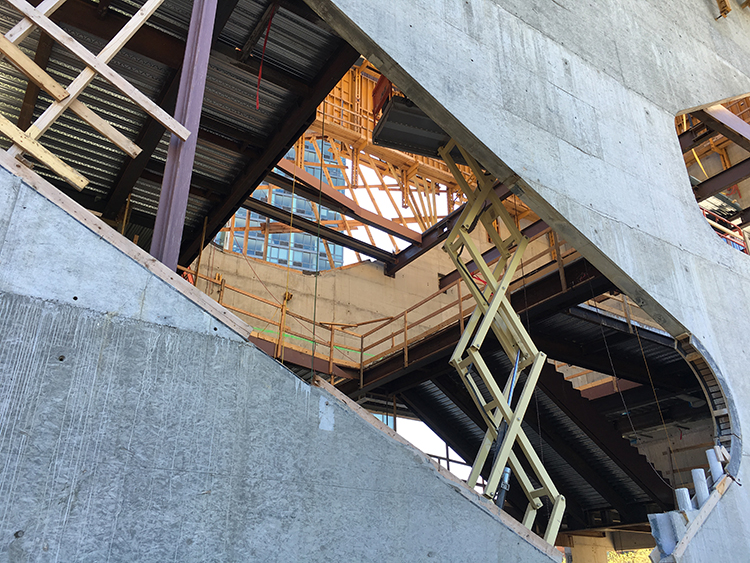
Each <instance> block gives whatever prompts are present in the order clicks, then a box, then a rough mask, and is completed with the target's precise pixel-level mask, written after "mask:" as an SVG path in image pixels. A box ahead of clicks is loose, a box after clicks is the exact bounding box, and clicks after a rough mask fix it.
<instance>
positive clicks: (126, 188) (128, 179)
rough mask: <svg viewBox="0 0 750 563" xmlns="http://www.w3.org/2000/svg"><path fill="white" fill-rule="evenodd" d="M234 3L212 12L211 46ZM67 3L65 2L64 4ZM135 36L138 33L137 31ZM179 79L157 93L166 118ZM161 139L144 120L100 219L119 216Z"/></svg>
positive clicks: (223, 0)
mask: <svg viewBox="0 0 750 563" xmlns="http://www.w3.org/2000/svg"><path fill="white" fill-rule="evenodd" d="M72 1H77V0H68V2H72ZM237 1H238V0H219V4H218V7H217V10H216V17H215V23H214V29H213V35H212V41H213V42H216V39H217V38H218V37H219V34H220V33H221V31H222V30H223V29H224V26H225V25H226V23H227V21H228V20H229V17H230V16H231V15H232V12H233V11H234V8H235V6H236V5H237ZM68 2H66V4H67V3H68ZM81 9H82V8H81ZM118 18H119V16H116V15H115V14H110V15H109V17H108V18H107V21H109V20H110V19H115V20H116V19H118ZM84 21H87V20H86V19H85V18H84ZM73 25H75V24H73ZM76 27H77V26H76ZM141 29H142V30H143V29H151V28H145V27H144V28H141ZM138 33H140V31H139V32H138ZM138 33H136V36H138ZM153 39H154V38H153V37H151V36H150V35H149V36H148V37H147V40H153ZM132 41H133V39H131V42H132ZM171 45H172V46H171V49H173V50H180V49H181V54H180V56H181V57H183V56H184V54H185V45H184V43H181V44H180V45H177V44H174V43H172V44H171ZM127 47H128V48H130V43H128V45H127ZM147 56H151V55H147ZM170 58H171V57H170ZM181 67H182V62H180V66H179V67H178V69H179V68H181ZM180 75H181V71H180V70H177V72H174V73H172V74H171V75H170V76H169V78H167V82H166V84H165V86H164V87H163V88H162V90H161V92H160V93H159V96H158V97H157V101H158V103H159V105H160V106H161V108H162V109H164V110H165V111H166V112H167V113H170V114H171V113H173V112H174V110H175V104H176V103H177V92H178V90H179V84H180ZM198 135H199V137H200V132H198ZM163 136H164V126H163V125H162V124H161V123H159V122H157V121H156V120H155V119H154V118H153V117H151V116H148V117H147V118H146V122H145V123H144V125H143V127H142V128H141V131H140V133H139V134H138V137H137V139H136V144H137V145H138V146H139V147H141V152H140V154H139V155H138V156H137V157H136V158H127V159H126V160H125V163H124V164H123V166H122V168H121V169H120V172H119V174H118V175H117V181H116V182H115V185H114V187H113V188H112V191H111V192H110V193H109V196H108V197H107V204H106V206H105V207H104V210H103V213H102V216H103V217H104V218H105V219H114V218H115V217H116V216H117V214H118V213H119V212H120V209H121V208H122V206H123V205H124V204H125V200H126V199H127V198H128V195H129V194H130V193H131V192H132V191H133V187H134V186H135V184H136V182H137V181H138V178H140V177H141V174H143V171H144V170H145V169H146V166H147V165H148V163H149V160H150V159H151V157H152V156H153V154H154V151H156V148H157V147H158V146H159V143H160V142H161V139H162V137H163Z"/></svg>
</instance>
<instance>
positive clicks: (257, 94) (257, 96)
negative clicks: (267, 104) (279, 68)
mask: <svg viewBox="0 0 750 563" xmlns="http://www.w3.org/2000/svg"><path fill="white" fill-rule="evenodd" d="M275 13H276V4H275V3H274V5H273V7H272V8H271V17H270V18H268V27H267V28H266V38H265V39H264V40H263V51H262V52H261V54H260V67H259V68H258V87H257V89H256V91H255V109H256V110H259V109H260V77H261V75H262V74H263V61H264V60H265V59H266V45H267V44H268V36H269V35H270V34H271V23H272V22H273V16H274V14H275Z"/></svg>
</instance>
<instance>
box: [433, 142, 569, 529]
mask: <svg viewBox="0 0 750 563" xmlns="http://www.w3.org/2000/svg"><path fill="white" fill-rule="evenodd" d="M454 148H458V150H459V151H460V153H461V155H462V157H463V159H464V161H465V162H466V163H467V165H468V167H469V168H470V169H471V171H472V173H473V177H474V178H475V179H476V182H477V185H476V187H475V188H474V187H472V186H470V185H469V183H468V182H467V181H466V177H465V175H464V174H462V173H461V171H460V170H459V168H458V166H457V165H456V163H455V161H454V160H453V158H452V157H451V154H450V153H451V151H453V149H454ZM439 152H440V155H441V157H442V158H443V160H444V161H445V163H446V165H447V167H448V170H450V171H451V173H452V174H453V175H454V177H455V179H456V184H457V185H458V186H459V187H460V188H461V190H462V191H463V192H464V196H465V198H466V201H467V204H466V207H465V208H464V211H463V212H462V214H461V216H460V217H459V220H458V221H457V222H456V225H455V226H454V227H453V229H452V230H451V232H450V234H449V235H448V238H447V240H446V241H445V244H444V245H443V249H444V250H445V251H446V252H447V253H448V255H449V256H450V258H451V260H452V261H453V263H454V264H455V266H456V269H457V270H458V272H459V273H460V275H461V278H462V279H463V281H464V282H465V283H466V286H467V287H468V289H469V292H470V293H471V295H472V297H473V298H474V300H475V301H476V307H475V308H474V312H473V313H472V315H471V317H470V318H469V321H468V322H467V323H466V327H465V329H464V332H463V333H462V334H461V338H460V339H459V341H458V344H457V345H456V348H455V350H454V351H453V354H452V356H451V359H450V363H451V365H452V366H453V367H454V368H455V369H456V371H458V374H459V376H460V378H461V381H463V383H464V385H465V386H466V388H467V390H468V391H469V394H470V395H471V398H472V399H473V401H474V404H475V405H476V406H477V408H478V409H479V411H480V413H481V415H482V418H483V419H484V421H485V422H486V423H487V432H486V434H485V437H484V439H483V440H482V444H481V446H480V447H479V451H478V452H477V456H476V459H475V460H474V464H473V466H472V469H471V473H470V475H469V478H468V480H467V484H468V485H469V486H470V487H472V488H473V487H475V486H476V484H477V481H478V480H479V476H480V474H481V472H482V469H483V468H484V466H485V463H486V462H487V460H488V458H489V457H490V454H491V453H492V452H493V446H495V445H496V442H497V440H498V438H499V437H501V439H502V441H501V442H500V443H499V444H497V448H496V452H495V455H494V459H493V460H492V467H491V469H490V474H489V477H488V479H487V484H486V486H485V490H484V494H485V496H487V497H489V498H494V496H495V492H496V491H497V488H498V486H499V484H500V478H501V476H502V473H503V469H504V468H505V467H506V466H510V468H511V471H513V474H514V475H515V476H516V478H517V479H518V482H519V484H520V486H521V488H522V489H523V492H524V494H525V496H526V498H527V500H528V501H529V504H528V507H527V509H526V512H525V514H524V518H523V524H524V526H526V527H528V528H531V526H532V525H533V524H534V521H535V519H536V514H537V511H538V510H539V509H540V508H541V507H542V506H543V503H542V500H541V498H543V497H547V498H548V499H549V501H550V502H551V503H552V511H551V513H550V518H549V522H548V524H547V528H546V530H545V533H544V539H545V540H546V541H548V542H549V543H554V541H555V538H556V537H557V532H558V530H559V528H560V523H561V521H562V516H563V513H564V512H565V497H563V496H562V495H561V494H560V493H559V491H558V490H557V487H555V484H554V483H553V482H552V479H551V478H550V476H549V474H548V473H547V470H546V469H545V468H544V465H543V464H542V461H541V459H540V458H539V456H538V455H537V453H536V451H535V450H534V448H533V446H532V445H531V442H530V441H529V439H528V437H527V436H526V433H525V432H524V431H523V428H522V426H521V423H522V422H523V417H524V415H525V414H526V410H527V408H528V406H529V403H530V401H531V398H532V396H533V394H534V390H535V388H536V382H537V380H538V378H539V374H540V373H541V371H542V367H543V366H544V364H545V362H546V361H547V356H546V355H545V354H544V353H543V352H540V351H539V350H538V349H537V347H536V345H535V344H534V341H533V340H532V339H531V337H530V336H529V334H528V332H527V331H526V328H525V327H524V326H523V324H522V323H521V319H520V318H519V316H518V314H517V313H516V312H515V310H514V309H513V307H512V305H511V303H510V299H509V297H508V295H507V292H508V288H509V287H510V283H511V281H512V280H513V276H514V275H515V273H516V271H517V269H518V268H519V266H520V264H521V259H522V257H523V253H524V251H525V250H526V247H527V245H528V242H529V241H528V239H527V238H526V237H524V236H523V234H522V233H521V231H520V230H519V228H518V226H517V225H516V223H515V220H514V219H513V217H512V216H511V215H510V213H508V211H507V209H506V208H505V206H504V205H503V204H502V202H501V201H500V199H499V198H498V197H497V195H496V194H495V191H494V189H495V185H496V184H497V179H496V178H494V177H493V176H491V175H490V174H488V173H487V172H486V171H484V170H483V169H482V167H481V166H480V165H479V164H478V163H477V162H476V160H475V159H474V158H473V157H472V156H471V155H470V154H469V153H468V152H466V150H464V148H463V147H461V146H460V145H458V144H457V143H456V142H455V141H454V140H451V141H450V142H449V143H448V144H447V145H445V146H444V147H442V148H441V149H440V151H439ZM519 181H520V179H519V178H518V177H517V176H512V177H511V178H509V179H508V180H506V185H509V184H510V185H512V184H515V183H517V182H519ZM478 222H481V223H482V225H484V227H485V229H486V230H487V232H488V234H489V237H490V240H491V242H492V243H494V244H495V246H496V247H497V248H498V250H499V251H500V255H501V258H500V260H499V261H498V263H497V265H495V266H494V267H490V266H489V264H487V262H486V261H485V260H484V259H483V257H482V252H481V251H480V249H479V247H478V245H477V244H476V242H475V241H474V239H473V238H472V236H471V231H472V228H473V226H474V225H476V224H477V223H478ZM498 223H502V225H503V226H504V227H505V228H506V229H507V230H508V232H509V233H510V234H509V236H508V237H507V238H505V239H503V238H502V237H501V236H500V233H499V231H498V230H497V229H496V228H495V225H496V224H498ZM464 251H466V252H467V253H468V255H469V257H470V258H471V259H472V260H473V261H474V264H475V265H476V267H477V271H478V273H479V275H480V276H481V278H482V280H483V281H484V282H485V283H486V285H485V286H484V287H483V288H480V287H479V285H478V283H477V279H476V278H475V277H474V276H473V275H472V274H471V273H470V272H469V270H468V268H467V267H466V265H465V263H464V261H463V258H462V257H461V254H462V253H463V252H464ZM490 330H492V332H493V333H494V334H495V336H496V337H497V340H498V342H499V343H500V345H501V346H502V348H503V350H504V351H505V353H506V354H507V355H508V358H509V359H511V361H512V360H513V359H514V358H516V356H518V360H519V361H518V370H519V374H518V380H519V381H520V379H521V377H520V372H521V371H523V370H528V372H527V375H526V378H525V381H524V382H523V384H522V385H520V383H519V385H520V386H521V390H520V394H519V398H518V401H517V402H516V407H515V410H513V409H512V408H511V403H512V397H511V387H512V386H511V383H510V378H508V381H507V382H506V383H505V385H504V388H503V389H501V388H500V385H499V383H498V381H497V380H496V379H495V376H494V375H493V374H492V372H491V371H490V368H489V367H488V366H487V363H486V362H485V361H484V358H483V357H482V352H481V348H482V344H483V342H484V340H485V338H486V337H487V335H488V334H489V331H490ZM480 380H481V383H482V384H483V385H481V386H480V385H479V381H480ZM482 389H484V391H482ZM503 425H505V432H504V434H503V433H502V432H500V428H501V426H503ZM501 435H502V436H501ZM514 448H515V451H514ZM519 454H521V455H523V457H524V458H526V461H527V462H528V466H530V467H531V470H532V471H533V473H534V477H535V480H536V482H537V483H539V486H535V485H534V484H533V483H532V480H531V477H530V476H529V475H528V474H527V472H526V470H525V469H524V466H523V464H522V463H521V461H520V460H519V458H518V455H519Z"/></svg>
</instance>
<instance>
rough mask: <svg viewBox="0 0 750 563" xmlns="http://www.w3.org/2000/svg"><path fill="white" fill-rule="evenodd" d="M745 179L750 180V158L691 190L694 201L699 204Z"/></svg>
mask: <svg viewBox="0 0 750 563" xmlns="http://www.w3.org/2000/svg"><path fill="white" fill-rule="evenodd" d="M747 178H750V158H747V159H745V160H743V161H742V162H740V163H738V164H735V165H734V166H732V167H730V168H727V169H726V170H724V171H722V172H719V173H718V174H716V175H715V176H711V177H710V178H709V179H708V180H703V181H702V182H701V183H700V184H698V185H697V186H695V188H693V193H694V194H695V199H696V200H698V202H701V201H703V200H705V199H708V198H709V197H711V196H714V195H716V194H718V193H721V192H723V191H724V190H726V189H727V188H731V187H732V186H734V185H735V184H736V183H738V182H742V181H743V180H746V179H747Z"/></svg>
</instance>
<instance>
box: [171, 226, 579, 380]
mask: <svg viewBox="0 0 750 563" xmlns="http://www.w3.org/2000/svg"><path fill="white" fill-rule="evenodd" d="M537 240H539V241H546V244H545V245H544V247H543V248H541V249H540V250H539V251H538V252H537V253H536V254H535V255H533V256H530V257H529V258H527V259H526V260H524V261H523V262H522V266H521V268H519V275H518V276H517V278H516V280H515V281H514V282H513V283H512V284H511V287H510V289H509V291H510V292H514V291H516V290H517V289H519V288H521V287H522V286H523V284H527V283H531V282H533V281H535V280H537V279H539V278H541V277H544V276H547V275H549V274H551V273H554V272H555V271H558V272H559V275H560V277H561V286H562V287H563V288H567V283H566V281H565V274H564V270H563V268H564V266H565V264H567V263H569V262H572V261H573V260H575V259H577V258H578V257H579V254H578V253H577V252H576V251H575V250H574V249H573V248H571V247H569V246H568V245H567V244H566V243H565V241H563V240H559V239H558V238H557V236H556V235H555V233H554V232H552V231H551V230H550V229H549V228H548V229H546V230H544V231H542V232H540V233H539V234H538V235H536V236H535V237H534V238H533V239H532V241H537ZM179 269H180V270H181V271H182V272H183V275H184V276H185V277H187V278H193V279H195V280H196V281H203V282H205V291H206V293H209V294H214V295H215V296H216V300H217V301H218V302H219V303H220V304H221V305H223V306H224V307H226V308H227V309H229V310H230V311H232V312H234V313H237V314H239V315H240V316H242V317H245V318H246V320H248V322H249V324H251V326H253V332H252V336H253V337H255V338H258V339H261V340H266V341H268V342H271V343H273V344H274V350H275V352H274V355H275V357H277V358H279V359H282V360H283V358H284V351H285V350H290V349H293V350H297V351H300V352H303V353H305V354H308V355H311V354H313V353H314V355H315V357H316V358H322V359H324V360H326V361H327V362H328V373H329V374H333V372H334V365H336V366H340V367H343V368H349V369H350V370H359V372H360V375H361V374H362V373H363V371H364V369H366V368H367V367H368V366H370V365H372V364H374V363H376V362H378V361H381V360H383V359H385V358H387V357H389V356H391V355H393V354H403V356H404V364H405V365H408V364H409V352H408V348H409V346H410V345H412V344H414V343H415V342H418V341H421V340H424V339H425V338H428V337H429V336H431V335H432V334H434V333H436V332H438V331H440V330H442V329H444V328H446V327H448V326H450V325H452V324H454V323H459V326H460V328H461V330H463V328H464V320H465V318H466V317H467V316H468V315H470V314H471V312H472V311H473V309H474V307H473V306H470V305H467V304H466V301H467V300H469V301H471V294H470V293H469V291H468V290H467V289H466V287H465V284H464V282H463V281H462V280H461V279H460V278H459V279H458V280H456V281H455V282H453V283H451V284H450V285H448V286H446V287H443V288H441V289H439V290H438V291H436V292H434V293H433V294H432V295H429V296H428V297H425V298H424V299H422V300H421V301H419V302H418V303H416V304H414V305H412V306H411V307H408V308H407V309H405V310H404V311H402V312H401V313H399V314H397V315H393V316H390V317H382V318H378V319H371V320H367V321H362V322H357V323H336V322H326V321H313V320H312V319H310V318H308V317H305V316H304V315H301V314H299V313H297V312H295V311H293V310H292V309H291V305H290V302H292V296H291V295H290V294H288V293H287V294H285V295H284V298H283V299H282V300H281V301H280V302H279V301H278V300H274V301H271V300H269V299H264V298H263V297H260V296H257V295H254V294H252V293H250V292H248V291H245V290H243V289H240V288H238V287H234V286H231V285H229V284H228V283H227V280H226V279H225V278H224V277H222V276H221V275H219V274H217V276H216V277H213V278H212V277H208V276H205V275H203V274H198V273H196V272H195V271H193V270H190V269H188V268H183V267H179ZM230 296H232V297H230ZM243 301H244V302H248V301H249V302H250V303H251V304H248V305H245V304H242V305H241V306H240V305H239V303H240V302H243ZM256 325H257V326H256ZM370 325H376V326H374V327H373V328H368V327H369V326H370Z"/></svg>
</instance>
